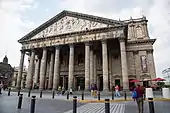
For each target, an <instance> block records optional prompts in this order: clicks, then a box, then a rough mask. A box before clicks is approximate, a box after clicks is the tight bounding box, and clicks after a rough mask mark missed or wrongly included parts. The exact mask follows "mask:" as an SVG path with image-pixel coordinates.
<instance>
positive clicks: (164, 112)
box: [0, 92, 170, 113]
mask: <svg viewBox="0 0 170 113" xmlns="http://www.w3.org/2000/svg"><path fill="white" fill-rule="evenodd" d="M22 93H23V94H24V95H23V96H24V98H23V104H22V109H21V110H17V103H18V96H17V93H16V92H11V96H7V92H3V95H0V113H29V111H30V102H31V98H29V97H28V96H27V93H24V92H22ZM31 95H36V96H37V97H36V111H35V113H72V107H73V104H72V100H68V101H67V100H66V96H55V99H51V94H43V98H41V99H40V98H39V93H33V94H31ZM103 98H104V97H103ZM107 98H108V97H107ZM109 98H110V97H109ZM70 99H72V96H71V97H70ZM78 99H80V97H79V96H78ZM89 99H90V98H89ZM91 99H92V98H91ZM115 99H117V98H115ZM154 105H155V113H169V111H170V108H169V106H170V101H156V102H155V104H154ZM104 107H105V106H104V103H78V105H77V113H104V111H105V109H104ZM110 111H111V113H138V112H137V106H136V102H134V101H126V102H113V103H110ZM144 113H149V109H148V102H145V103H144Z"/></svg>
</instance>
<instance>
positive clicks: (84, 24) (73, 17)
mask: <svg viewBox="0 0 170 113" xmlns="http://www.w3.org/2000/svg"><path fill="white" fill-rule="evenodd" d="M122 24H123V23H122V22H120V21H116V20H112V19H106V18H102V17H97V16H92V15H87V14H81V13H76V12H70V11H63V12H61V13H59V14H58V15H56V16H55V17H53V18H52V19H50V20H48V21H47V22H45V23H44V24H42V25H41V26H39V27H38V28H36V29H35V30H33V31H32V32H30V33H29V34H27V35H26V36H24V37H23V38H21V39H20V40H19V42H21V41H23V40H28V39H38V38H44V37H49V36H55V35H60V34H65V33H72V32H78V31H84V30H91V29H96V28H103V27H112V26H115V25H122Z"/></svg>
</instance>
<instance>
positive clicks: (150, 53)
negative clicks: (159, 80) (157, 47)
mask: <svg viewBox="0 0 170 113" xmlns="http://www.w3.org/2000/svg"><path fill="white" fill-rule="evenodd" d="M147 57H148V66H147V67H148V70H149V72H150V75H151V79H154V78H156V72H155V62H154V57H153V50H148V51H147Z"/></svg>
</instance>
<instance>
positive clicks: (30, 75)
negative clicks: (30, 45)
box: [27, 50, 35, 89]
mask: <svg viewBox="0 0 170 113" xmlns="http://www.w3.org/2000/svg"><path fill="white" fill-rule="evenodd" d="M34 59H35V51H34V50H32V52H31V59H30V65H29V71H28V78H27V79H28V82H27V88H28V89H32V85H33V75H34Z"/></svg>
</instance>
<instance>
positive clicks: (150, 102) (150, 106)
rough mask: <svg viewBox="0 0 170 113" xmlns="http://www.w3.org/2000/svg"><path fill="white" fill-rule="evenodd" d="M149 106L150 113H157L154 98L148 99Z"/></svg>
mask: <svg viewBox="0 0 170 113" xmlns="http://www.w3.org/2000/svg"><path fill="white" fill-rule="evenodd" d="M148 104H149V111H150V113H155V109H154V103H153V98H148Z"/></svg>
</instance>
